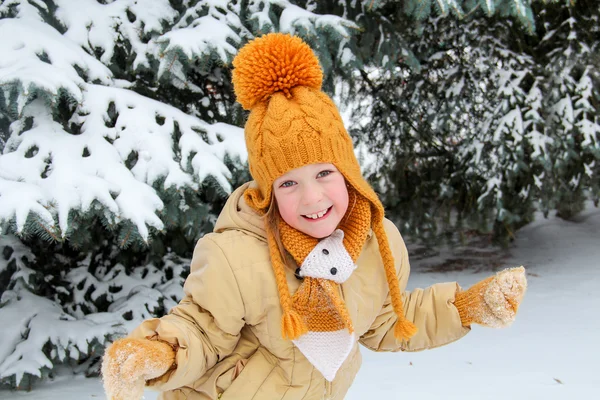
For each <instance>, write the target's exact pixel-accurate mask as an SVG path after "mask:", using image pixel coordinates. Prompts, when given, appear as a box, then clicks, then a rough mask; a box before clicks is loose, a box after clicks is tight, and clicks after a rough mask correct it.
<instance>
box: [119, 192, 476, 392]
mask: <svg viewBox="0 0 600 400" xmlns="http://www.w3.org/2000/svg"><path fill="white" fill-rule="evenodd" d="M247 185H248V184H245V185H244V186H242V187H241V188H239V189H237V190H236V191H235V192H234V193H233V194H232V195H231V196H230V198H229V200H228V201H227V204H226V205H225V207H224V209H223V211H222V212H221V215H220V216H219V219H218V220H217V223H216V226H215V233H211V234H207V235H205V236H204V237H203V238H202V239H200V240H199V241H198V244H197V246H196V249H195V251H194V256H193V260H192V266H191V271H190V275H189V276H188V278H187V280H186V282H185V285H184V291H185V297H184V299H183V300H182V301H181V302H180V303H179V305H177V306H176V307H174V308H173V309H172V310H171V311H170V312H169V314H168V315H166V316H164V317H162V318H160V319H152V320H148V321H145V322H144V323H143V324H142V325H141V326H140V327H138V328H137V329H136V330H135V331H134V332H132V334H131V336H132V337H152V336H154V337H156V334H158V337H159V338H160V339H161V340H165V341H168V342H171V343H173V344H177V345H178V346H179V350H178V351H177V367H176V368H175V369H173V370H171V371H169V372H168V373H166V374H165V375H163V376H162V377H161V378H158V379H157V380H155V381H152V382H150V383H149V385H150V386H151V387H153V388H154V389H156V390H160V391H163V392H164V393H162V395H161V397H160V398H161V399H163V400H174V399H177V400H183V399H187V400H200V399H222V400H228V399H257V400H264V399H273V400H275V399H285V400H292V399H293V400H296V399H342V398H343V397H344V396H345V394H346V392H347V391H348V388H349V387H350V385H351V384H352V381H353V380H354V377H355V375H356V373H357V372H358V369H359V367H360V364H361V355H360V352H359V346H358V343H356V344H355V346H354V348H353V350H352V351H351V353H350V355H349V356H348V358H347V360H346V361H345V363H344V364H343V365H342V366H341V367H340V369H339V371H338V372H337V375H336V377H335V379H334V381H333V382H331V383H329V382H327V381H326V380H325V379H324V378H323V376H322V375H321V374H320V373H319V372H318V371H317V370H316V369H315V368H314V367H313V366H312V364H310V363H309V362H308V361H307V359H306V358H305V357H304V356H303V355H302V353H300V351H299V350H298V349H297V348H296V347H295V346H294V344H293V343H292V342H291V341H290V340H284V339H283V338H282V337H281V324H280V320H281V315H282V312H281V307H280V305H279V296H278V292H277V285H276V284H275V277H274V274H273V270H272V268H271V264H270V262H269V251H268V249H267V243H266V239H265V231H264V228H263V223H262V220H261V218H260V217H259V216H258V215H257V214H256V213H255V212H254V211H253V210H252V209H251V208H250V207H249V206H248V205H247V204H246V203H245V202H244V198H243V196H242V194H243V191H244V189H245V188H246V187H247ZM385 229H386V232H387V235H388V238H389V241H390V247H391V249H392V252H393V254H394V258H395V260H396V269H397V271H398V279H399V280H400V288H401V290H403V291H404V290H405V288H406V283H407V280H408V275H409V270H410V267H409V263H408V254H407V252H406V247H405V245H404V242H403V240H402V237H401V236H400V233H399V232H398V230H397V229H396V227H395V226H394V225H393V224H392V223H391V222H390V221H388V220H386V221H385ZM357 265H358V268H357V269H356V270H355V271H354V273H353V274H352V276H351V277H350V278H349V279H348V280H347V281H346V282H345V283H344V284H342V285H341V295H342V298H343V299H344V300H345V302H346V306H347V308H348V311H349V313H350V316H351V318H352V321H353V324H354V329H355V332H356V336H357V337H358V338H359V340H358V341H359V342H360V344H362V345H363V346H365V347H367V348H369V349H371V350H374V351H399V350H407V351H418V350H423V349H428V348H432V347H437V346H442V345H444V344H447V343H450V342H453V341H455V340H457V339H459V338H461V337H462V336H464V335H465V334H466V333H467V332H468V331H469V329H468V328H464V327H462V325H461V322H460V317H459V315H458V311H457V310H456V308H455V307H454V305H453V304H452V302H453V301H454V296H455V293H456V291H457V289H458V285H457V284H456V283H442V284H437V285H434V286H432V287H430V288H428V289H425V290H421V289H416V290H413V291H412V292H410V293H405V294H404V296H403V301H404V307H405V311H406V316H407V318H408V319H409V320H411V321H413V322H414V323H415V324H416V325H417V327H418V328H419V332H418V333H417V335H416V336H414V337H413V338H412V339H411V340H410V341H409V342H408V343H402V342H399V341H397V340H396V339H395V338H394V335H393V326H394V322H395V319H396V317H395V314H394V312H393V310H392V307H391V304H390V298H389V296H388V286H387V283H386V279H385V274H384V269H383V266H382V261H381V256H380V254H379V251H378V245H377V240H376V238H375V237H371V235H369V237H368V238H367V242H366V244H365V246H364V248H363V251H362V253H361V255H360V258H359V259H358V261H357ZM287 279H288V285H289V288H290V291H291V293H292V294H293V293H294V292H295V291H296V289H297V288H298V286H299V285H300V281H299V280H298V279H296V277H295V276H294V271H292V270H291V269H290V270H289V271H288V276H287Z"/></svg>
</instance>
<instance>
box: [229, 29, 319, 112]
mask: <svg viewBox="0 0 600 400" xmlns="http://www.w3.org/2000/svg"><path fill="white" fill-rule="evenodd" d="M233 66H234V70H233V79H232V80H233V87H234V90H235V95H236V96H237V101H238V102H239V103H240V104H241V105H242V107H244V109H246V110H250V109H252V108H253V107H254V106H255V105H256V104H257V103H259V102H261V101H266V100H268V99H269V98H270V97H271V95H273V94H274V93H276V92H283V93H284V94H285V96H286V97H287V98H290V97H292V95H291V93H290V90H291V89H292V88H294V87H296V86H308V87H312V88H315V89H321V83H322V81H323V71H321V67H320V66H319V60H318V59H317V57H316V56H315V54H314V53H313V51H312V49H311V48H310V47H309V46H308V45H307V44H306V43H304V42H303V41H302V39H300V38H299V37H295V36H290V35H286V34H283V33H270V34H267V35H264V36H261V37H260V38H258V39H254V40H252V41H251V42H249V43H248V44H247V45H246V46H244V47H243V48H242V49H241V50H240V52H239V53H238V55H237V56H236V57H235V59H234V60H233Z"/></svg>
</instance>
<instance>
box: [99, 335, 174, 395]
mask: <svg viewBox="0 0 600 400" xmlns="http://www.w3.org/2000/svg"><path fill="white" fill-rule="evenodd" d="M174 363H175V349H174V347H173V346H171V345H170V344H168V343H166V342H161V341H157V340H148V339H119V340H117V341H115V342H114V343H113V344H112V345H110V347H108V349H106V352H105V353H104V359H103V360H102V380H103V381H104V391H105V392H106V398H107V399H108V400H139V399H141V398H142V397H143V395H144V386H145V385H146V381H147V380H149V379H153V378H158V377H159V376H161V375H163V374H164V373H165V372H167V371H168V370H169V369H171V367H173V366H174Z"/></svg>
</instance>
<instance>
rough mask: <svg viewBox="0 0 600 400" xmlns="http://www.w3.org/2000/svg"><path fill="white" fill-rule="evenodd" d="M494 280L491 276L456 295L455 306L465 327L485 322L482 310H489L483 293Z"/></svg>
mask: <svg viewBox="0 0 600 400" xmlns="http://www.w3.org/2000/svg"><path fill="white" fill-rule="evenodd" d="M493 279H494V277H493V276H491V277H489V278H487V279H484V280H482V281H480V282H478V283H476V284H475V285H473V286H471V287H470V288H469V289H468V290H465V291H461V292H458V293H456V298H455V300H454V306H456V309H457V310H458V314H459V315H460V322H461V324H462V325H463V326H469V325H471V324H472V323H474V322H475V323H482V322H483V321H482V318H481V315H482V311H481V310H482V309H486V308H488V306H487V304H486V303H485V300H484V299H483V292H484V291H485V289H486V288H487V287H488V285H489V283H490V282H491V281H492V280H493ZM511 305H512V304H511ZM490 313H491V312H490ZM488 314H489V313H488Z"/></svg>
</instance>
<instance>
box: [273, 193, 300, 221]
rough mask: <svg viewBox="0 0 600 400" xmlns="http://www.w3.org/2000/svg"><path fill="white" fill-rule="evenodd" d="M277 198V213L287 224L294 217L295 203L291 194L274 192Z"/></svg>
mask: <svg viewBox="0 0 600 400" xmlns="http://www.w3.org/2000/svg"><path fill="white" fill-rule="evenodd" d="M275 199H276V200H277V208H278V209H279V215H280V216H281V218H282V219H283V220H284V221H285V222H287V223H288V224H289V225H291V224H292V223H293V221H294V220H295V219H296V204H295V203H294V200H293V198H291V196H281V195H277V194H275Z"/></svg>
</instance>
